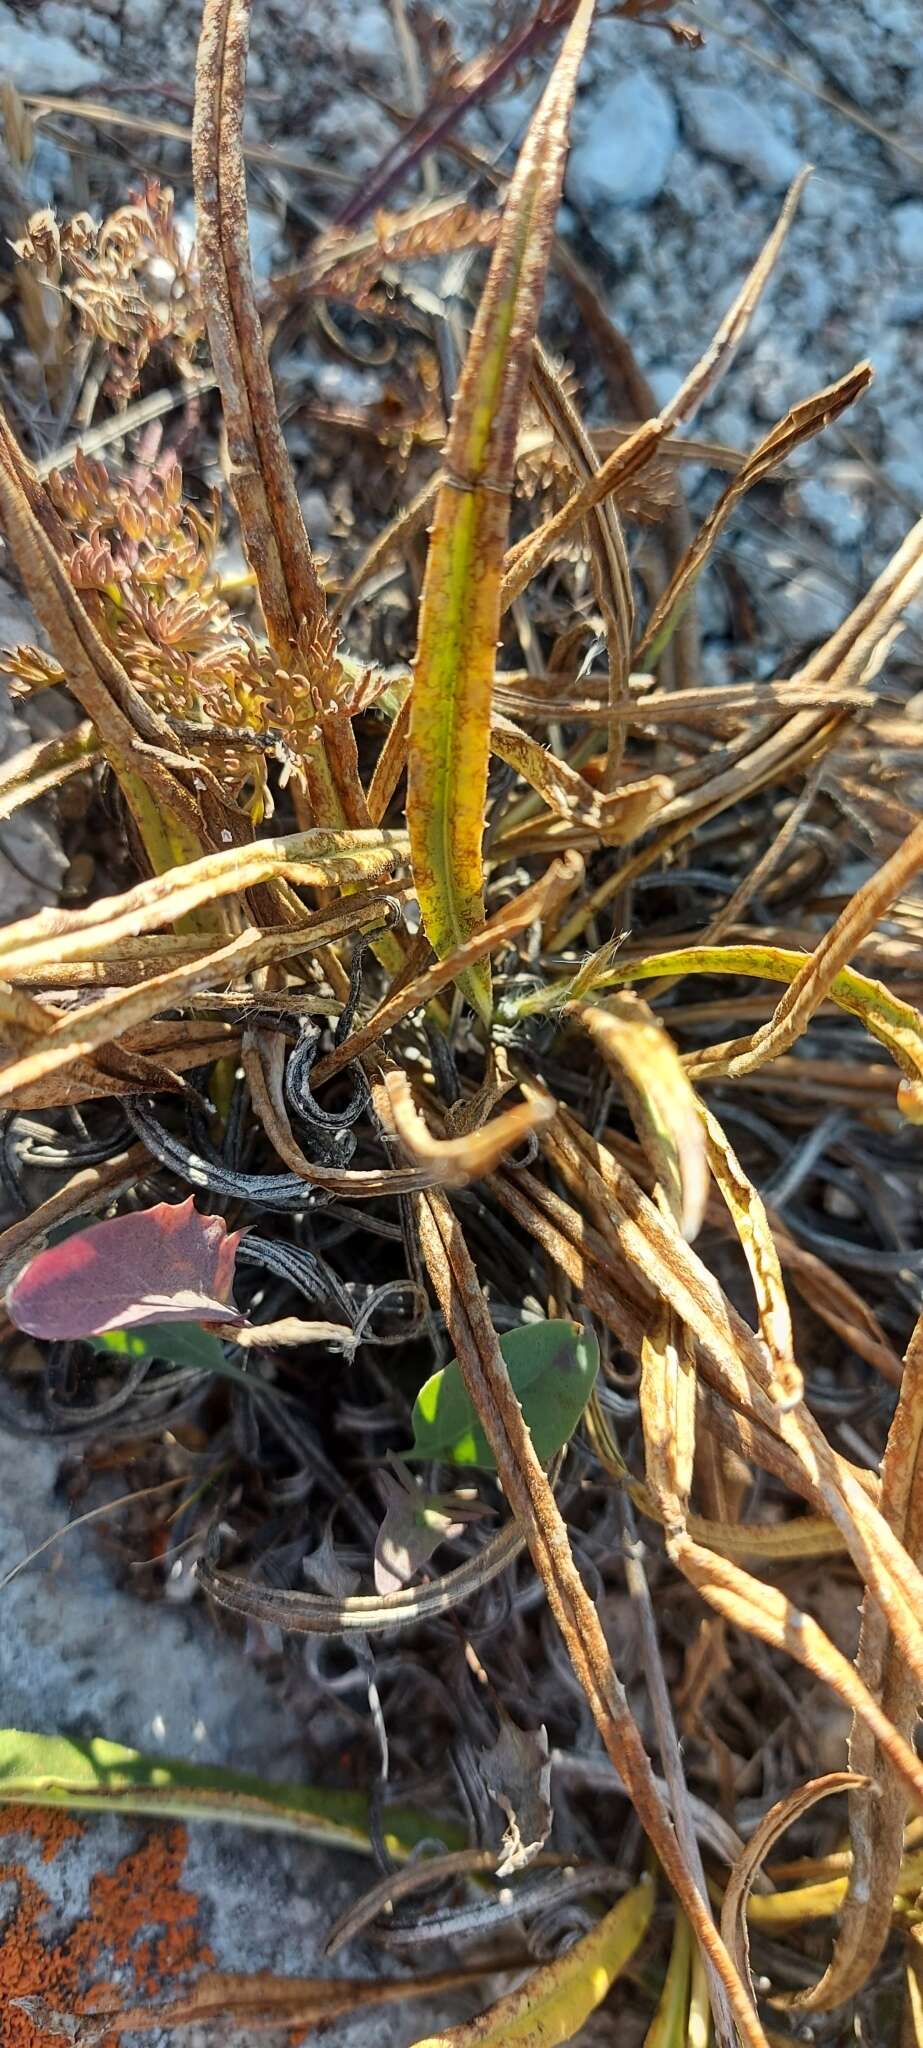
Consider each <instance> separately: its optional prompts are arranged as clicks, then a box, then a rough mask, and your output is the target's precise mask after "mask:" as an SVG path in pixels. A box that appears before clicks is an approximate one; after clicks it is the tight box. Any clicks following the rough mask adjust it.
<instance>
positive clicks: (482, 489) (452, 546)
mask: <svg viewBox="0 0 923 2048" xmlns="http://www.w3.org/2000/svg"><path fill="white" fill-rule="evenodd" d="M593 5H594V0H580V5H579V6H578V8H577V11H576V14H575V15H574V19H573V22H572V23H571V26H570V29H569V30H568V33H567V36H566V38H565V41H564V46H563V48H562V51H561V55H560V57H559V59H558V62H557V64H556V66H555V69H554V72H553V73H552V76H551V79H550V81H549V84H548V87H547V89H546V91H545V94H544V96H543V98H542V101H541V104H540V106H539V108H538V110H537V112H536V114H535V117H534V119H533V121H532V123H531V126H530V128H529V133H528V135H527V136H526V140H525V143H524V145H523V149H522V152H521V154H520V158H519V162H518V164H517V166H516V170H515V172H514V175H513V179H512V183H511V185H510V190H509V197H508V199H507V203H506V206H505V209H504V214H503V221H502V224H501V228H500V233H499V236H498V238H497V244H496V248H495V250H494V255H493V259H492V262H491V266H490V271H489V273H488V278H487V283H486V286H485V289H484V293H483V296H482V299H481V303H480V307H479V309H478V314H477V318H476V320H475V324H474V328H473V331H472V335H471V342H470V345H469V348H468V354H467V358H466V361H465V365H464V369H463V371H462V375H461V379H460V382H459V387H458V394H457V397H456V401H455V408H454V412H453V417H452V424H451V427H450V429H449V435H448V440H447V443H446V449H445V459H444V465H443V470H444V475H443V482H442V484H441V486H440V489H439V492H438V495H437V498H436V505H435V512H434V517H433V526H432V532H431V536H430V544H429V554H428V557H427V564H426V577H425V581H424V586H423V596H422V601H421V608H420V629H419V642H418V650H417V659H416V665H415V670H414V684H413V698H412V706H411V719H410V746H409V755H408V769H407V823H408V828H409V831H410V845H411V853H412V857H413V868H414V878H415V881H416V886H417V893H418V896H419V899H420V909H421V912H422V915H423V923H424V926H425V928H426V933H427V936H428V938H429V939H430V942H431V944H432V945H433V947H434V949H435V951H436V953H437V954H438V955H439V957H440V959H442V958H444V957H445V955H446V954H448V953H451V952H453V951H454V950H455V949H456V948H457V947H458V946H460V945H462V944H463V943H464V941H465V940H466V939H468V938H470V937H471V935H472V933H473V932H476V931H478V930H480V928H481V926H482V925H483V922H484V865H483V852H482V841H483V835H484V816H485V809H486V795H487V768H488V758H489V752H490V714H491V694H492V689H493V675H494V662H495V656H496V647H497V637H498V634H499V631H500V584H501V578H502V570H503V556H504V551H505V548H506V542H507V536H508V533H509V515H510V493H511V489H512V481H513V461H514V456H515V451H516V435H517V429H518V424H519V415H520V411H521V408H522V402H523V398H524V396H525V391H526V386H527V382H528V376H529V365H530V352H531V344H532V339H533V336H534V333H535V328H536V324H537V321H538V312H539V306H540V304H541V298H542V291H543V288H544V280H545V271H546V268H547V264H548V258H549V255H550V251H551V242H552V236H553V232H554V219H555V211H556V208H557V203H558V198H559V196H560V190H561V181H562V178H563V173H564V161H565V155H566V150H567V135H568V125H569V121H570V113H571V108H572V105H573V99H574V92H575V89H576V77H577V68H578V65H579V63H580V59H581V56H582V54H583V50H584V46H585V43H586V39H587V34H588V31H589V27H590V22H591V19H592V15H593ZM460 981H461V985H462V987H463V989H464V992H465V994H466V996H467V997H468V999H469V1001H470V1002H471V1003H472V1004H473V1006H474V1008H475V1009H476V1010H477V1011H478V1013H479V1015H480V1016H481V1017H482V1018H483V1019H484V1021H485V1023H486V1022H489V1020H490V1014H491V987H490V967H489V964H488V962H487V961H486V960H484V961H481V962H479V963H478V964H477V965H476V966H473V967H471V968H469V969H468V970H467V971H466V973H465V974H464V975H463V976H461V977H460Z"/></svg>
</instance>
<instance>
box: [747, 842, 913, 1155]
mask: <svg viewBox="0 0 923 2048" xmlns="http://www.w3.org/2000/svg"><path fill="white" fill-rule="evenodd" d="M921 868H923V821H921V822H920V824H919V825H917V826H915V828H914V830H913V831H912V832H911V833H909V835H908V837H907V838H906V839H905V840H904V843H903V845H902V846H899V847H898V849H897V851H896V853H893V854H892V855H891V858H890V860H887V861H885V863H884V865H883V866H882V867H880V868H879V869H878V870H877V871H876V873H875V874H873V875H871V876H870V877H869V880H868V881H867V882H864V883H863V885H862V888H861V889H858V890H857V891H856V894H855V895H854V897H853V898H852V901H851V902H850V903H848V904H847V906H846V909H845V910H844V911H843V912H842V913H841V915H840V916H839V917H838V918H837V921H836V923H835V924H834V925H831V927H830V930H829V931H828V932H827V933H826V934H825V936H824V937H823V938H822V939H821V941H820V944H819V945H818V946H816V947H815V949H814V952H813V953H812V954H811V955H810V958H809V959H808V960H806V961H805V963H804V966H803V967H802V968H801V969H800V970H799V972H798V974H797V975H796V976H795V979H794V981H792V982H791V983H790V984H789V987H788V988H787V990H786V992H785V994H784V996H783V997H782V1000H781V1002H780V1003H779V1004H778V1007H777V1008H776V1009H775V1010H774V1012H773V1014H772V1016H771V1017H770V1019H769V1022H768V1024H764V1025H762V1026H761V1028H760V1030H759V1031H757V1032H756V1033H755V1034H754V1037H753V1040H752V1043H751V1044H750V1046H749V1047H748V1048H747V1050H746V1051H744V1052H739V1053H737V1054H735V1056H734V1058H733V1059H732V1060H731V1062H730V1064H729V1067H728V1072H729V1073H730V1074H732V1075H738V1074H749V1073H752V1072H753V1070H754V1069H755V1068H756V1067H758V1066H762V1065H763V1064H764V1062H765V1061H766V1060H771V1059H774V1058H775V1057H776V1055H777V1054H778V1053H781V1052H787V1051H788V1049H789V1047H790V1046H791V1045H794V1043H795V1040H796V1038H799V1037H800V1035H801V1033H802V1031H804V1030H805V1029H806V1027H807V1025H808V1024H809V1022H810V1020H811V1018H812V1016H813V1015H814V1012H815V1010H816V1009H818V1008H819V1006H820V1004H821V1003H822V1002H823V1001H824V998H825V997H826V996H827V995H828V994H829V993H830V992H831V989H832V985H833V983H834V982H835V980H836V978H837V975H838V974H839V972H840V969H841V968H844V967H845V966H846V964H847V962H848V961H849V959H850V958H851V956H852V954H853V953H854V952H855V950H856V947H857V946H858V945H860V944H861V941H862V940H863V939H864V938H865V937H866V936H867V934H868V933H869V932H871V931H873V930H874V928H875V926H876V924H877V923H878V921H879V918H881V917H884V916H885V915H886V914H887V912H888V910H889V909H890V907H891V905H892V903H893V902H894V899H895V897H896V896H899V895H900V893H901V890H902V889H904V888H905V887H906V886H907V883H908V882H910V881H912V880H913V879H914V878H915V876H916V875H918V874H919V872H920V870H921ZM898 1106H899V1108H901V1109H902V1110H903V1112H904V1115H905V1116H908V1117H910V1118H911V1120H912V1121H913V1122H914V1123H923V1079H921V1078H920V1077H919V1076H915V1077H914V1079H913V1080H911V1081H904V1082H902V1083H901V1086H900V1088H899V1090H898Z"/></svg>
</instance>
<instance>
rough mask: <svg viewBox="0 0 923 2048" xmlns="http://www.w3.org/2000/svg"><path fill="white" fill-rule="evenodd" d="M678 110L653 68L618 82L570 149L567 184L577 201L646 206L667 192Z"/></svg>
mask: <svg viewBox="0 0 923 2048" xmlns="http://www.w3.org/2000/svg"><path fill="white" fill-rule="evenodd" d="M676 139H677V126H676V110H675V108H674V105H673V101H672V99H671V98H670V96H669V94H668V93H666V92H665V91H664V89H663V86H662V85H660V84H658V81H657V79H656V78H654V77H653V75H652V74H651V72H649V71H644V70H638V71H633V72H632V73H631V76H630V77H628V78H622V79H620V80H619V83H618V85H616V86H615V87H614V88H613V90H612V91H611V92H610V93H607V94H606V97H605V99H604V100H603V101H602V102H601V104H600V105H599V107H598V109H597V113H596V117H595V119H594V121H593V122H592V125H591V126H590V127H589V128H588V129H587V131H586V134H585V135H584V136H583V137H582V139H581V140H580V141H578V142H577V143H576V145H575V147H574V149H573V150H572V151H571V157H570V163H569V166H568V174H567V178H568V186H569V189H570V193H571V196H572V198H573V200H574V202H575V203H576V204H577V205H579V206H583V207H586V208H592V207H595V206H607V205H609V206H647V205H649V204H650V202H651V200H652V199H656V198H657V195H658V193H659V192H661V191H662V190H663V186H664V183H665V181H666V177H667V172H668V171H669V168H670V161H671V158H672V156H673V151H674V149H675V148H676Z"/></svg>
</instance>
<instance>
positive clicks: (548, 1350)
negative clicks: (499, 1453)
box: [405, 1322, 599, 1472]
mask: <svg viewBox="0 0 923 2048" xmlns="http://www.w3.org/2000/svg"><path fill="white" fill-rule="evenodd" d="M500 1350H501V1351H502V1353H503V1357H504V1359H505V1361H506V1365H507V1368H508V1371H509V1375H510V1379H511V1381H512V1385H513V1391H514V1393H515V1395H516V1397H517V1400H518V1401H519V1402H520V1405H521V1407H522V1412H523V1415H524V1417H525V1419H526V1422H527V1423H528V1425H529V1429H530V1430H531V1433H532V1442H533V1444H534V1446H535V1452H536V1456H537V1457H539V1458H540V1459H541V1461H542V1464H543V1465H547V1464H548V1462H549V1460H550V1459H551V1458H553V1457H554V1456H555V1454H556V1452H558V1451H560V1450H561V1448H562V1446H563V1445H564V1444H566V1443H567V1442H568V1439H569V1438H570V1437H572V1436H573V1433H574V1430H575V1429H576V1427H577V1424H578V1422H579V1420H580V1417H581V1415H582V1414H583V1411H584V1408H585V1407H586V1404H587V1402H588V1400H589V1398H590V1395H591V1393H592V1391H593V1384H594V1381H595V1379H596V1374H597V1372H598V1371H599V1345H598V1344H597V1342H596V1339H595V1337H592V1336H590V1335H588V1333H587V1332H586V1331H585V1330H581V1329H580V1327H579V1325H578V1324H577V1323H570V1322H545V1323H523V1324H522V1326H521V1328H520V1329H518V1330H507V1332H506V1334H505V1335H504V1336H502V1337H501V1338H500ZM411 1422H412V1424H413V1449H412V1451H408V1452H405V1456H407V1457H412V1458H442V1459H443V1460H444V1461H445V1462H446V1463H447V1464H451V1465H478V1466H480V1468H481V1469H482V1471H487V1472H494V1471H496V1465H495V1462H494V1457H493V1453H492V1451H491V1449H490V1446H489V1444H488V1442H487V1438H486V1436H485V1435H484V1432H483V1430H482V1428H481V1426H480V1423H479V1422H478V1419H477V1416H476V1414H475V1411H474V1408H473V1407H472V1404H471V1402H470V1401H469V1399H468V1395H467V1393H466V1392H465V1386H464V1382H463V1380H462V1376H461V1369H460V1367H459V1365H458V1362H457V1360H456V1359H454V1358H453V1360H452V1362H451V1364H450V1365H447V1366H445V1367H444V1368H443V1370H442V1372H434V1373H433V1374H432V1376H431V1378H430V1379H428V1380H427V1381H426V1384H425V1386H422V1387H421V1388H420V1392H419V1393H418V1395H417V1398H416V1400H415V1402H414V1404H413V1414H412V1416H411Z"/></svg>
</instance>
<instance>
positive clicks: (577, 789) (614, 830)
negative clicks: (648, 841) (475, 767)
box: [490, 713, 675, 846]
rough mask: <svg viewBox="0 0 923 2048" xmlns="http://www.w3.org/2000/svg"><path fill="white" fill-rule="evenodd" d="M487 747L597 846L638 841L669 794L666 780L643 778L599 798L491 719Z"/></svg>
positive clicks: (562, 765)
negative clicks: (596, 839) (597, 842)
mask: <svg viewBox="0 0 923 2048" xmlns="http://www.w3.org/2000/svg"><path fill="white" fill-rule="evenodd" d="M490 747H491V752H492V753H494V754H496V755H498V756H499V759H500V760H501V761H506V763H507V764H508V766H509V767H510V768H515V770H516V772H517V774H518V775H521V776H522V779H523V781H524V782H527V783H528V784H529V786H530V788H531V789H534V790H535V791H536V793H537V794H538V795H539V796H540V797H541V798H542V801H543V802H544V803H546V804H547V805H548V808H549V810H551V811H554V812H555V813H556V815H557V816H559V817H562V818H568V819H571V820H572V821H573V822H574V823H576V824H578V825H587V826H589V828H590V830H591V831H592V832H595V833H598V835H599V839H600V842H601V844H602V845H603V846H624V845H626V844H627V843H628V842H630V841H631V840H633V839H637V838H639V837H640V835H641V833H642V832H644V831H645V830H646V828H647V826H648V825H649V824H650V823H651V822H652V820H653V819H654V818H655V817H656V816H657V813H658V811H662V810H663V808H664V806H665V805H666V804H668V803H669V802H670V800H671V798H672V796H673V795H674V793H675V788H674V784H673V782H672V781H671V778H670V777H669V776H668V775H643V776H639V777H638V778H637V780H636V781H627V782H625V783H624V784H623V785H622V787H621V788H620V789H610V790H609V791H608V792H607V793H606V794H602V793H601V792H600V791H599V790H597V789H594V787H593V784H592V783H591V782H587V780H586V777H585V776H583V775H581V774H580V773H579V770H578V769H576V768H572V767H571V765H570V762H569V761H563V760H559V759H558V758H557V757H556V756H555V755H554V754H552V753H549V751H548V749H547V747H543V746H542V744H541V742H540V741H539V740H536V739H533V738H532V737H531V735H530V734H529V733H526V732H523V731H522V730H521V729H520V727H519V726H517V725H514V724H513V723H512V721H511V720H510V719H508V718H503V717H500V716H499V715H497V714H496V713H495V714H494V716H493V717H492V718H491V722H490Z"/></svg>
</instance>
